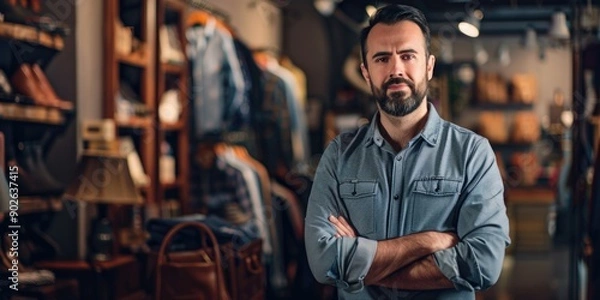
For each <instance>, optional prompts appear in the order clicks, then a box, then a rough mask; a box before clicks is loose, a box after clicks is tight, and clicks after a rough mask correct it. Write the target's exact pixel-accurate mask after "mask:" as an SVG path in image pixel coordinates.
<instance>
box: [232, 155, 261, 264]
mask: <svg viewBox="0 0 600 300" xmlns="http://www.w3.org/2000/svg"><path fill="white" fill-rule="evenodd" d="M230 150H231V149H229V150H228V151H226V152H225V153H224V154H222V157H223V159H224V160H225V161H226V162H227V163H228V164H229V165H230V166H232V167H234V168H236V169H237V170H239V171H240V172H241V174H242V176H243V178H244V181H245V183H246V186H247V187H248V191H249V192H250V193H249V194H250V202H251V210H252V212H253V214H254V219H253V222H254V223H255V225H256V227H258V233H259V235H260V237H261V238H262V239H263V253H264V254H266V255H270V254H271V253H272V252H273V247H272V246H271V245H272V241H271V239H272V236H271V234H270V230H269V222H270V220H269V219H267V218H266V214H265V207H264V203H263V200H262V196H261V191H260V182H259V179H258V174H256V173H255V172H254V170H252V168H251V167H250V166H249V165H248V164H246V163H244V162H243V161H241V160H240V159H239V158H237V157H236V156H235V154H234V153H233V152H232V151H230Z"/></svg>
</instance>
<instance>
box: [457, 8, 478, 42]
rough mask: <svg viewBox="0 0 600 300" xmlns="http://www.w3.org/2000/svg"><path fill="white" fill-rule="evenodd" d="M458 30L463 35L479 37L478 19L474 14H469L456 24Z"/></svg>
mask: <svg viewBox="0 0 600 300" xmlns="http://www.w3.org/2000/svg"><path fill="white" fill-rule="evenodd" d="M458 29H459V30H460V32H462V33H464V34H465V35H467V36H470V37H472V38H476V37H478V36H479V19H478V18H477V17H476V16H475V14H474V13H470V14H469V15H468V16H467V17H466V18H465V19H464V20H463V21H461V22H460V23H458Z"/></svg>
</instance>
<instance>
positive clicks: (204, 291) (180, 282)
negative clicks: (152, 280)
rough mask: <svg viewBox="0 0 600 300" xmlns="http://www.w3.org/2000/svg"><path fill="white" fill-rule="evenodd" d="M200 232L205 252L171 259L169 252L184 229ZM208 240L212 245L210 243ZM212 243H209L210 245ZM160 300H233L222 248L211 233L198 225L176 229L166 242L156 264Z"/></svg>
mask: <svg viewBox="0 0 600 300" xmlns="http://www.w3.org/2000/svg"><path fill="white" fill-rule="evenodd" d="M188 227H195V228H196V229H198V231H200V238H201V248H200V249H199V250H198V252H197V253H201V255H193V256H190V257H189V259H187V260H186V259H182V257H181V256H178V257H179V258H178V259H171V258H170V257H171V256H170V255H169V253H167V248H168V247H169V245H170V243H171V240H173V238H174V237H175V236H176V234H177V233H178V232H179V231H181V230H182V229H184V228H188ZM207 239H208V241H207ZM207 242H208V243H207ZM155 295H156V299H157V300H158V299H160V300H179V299H211V300H212V299H219V300H229V295H228V294H227V290H226V286H225V280H224V276H223V269H222V268H221V254H220V250H219V244H218V243H217V239H216V238H215V235H214V234H213V232H212V231H211V229H210V228H209V227H208V226H206V225H204V224H202V223H198V222H183V223H180V224H177V225H175V226H174V227H173V228H172V229H171V230H169V232H168V233H167V235H166V236H165V238H164V239H163V241H162V243H161V245H160V250H159V251H158V258H157V262H156V290H155Z"/></svg>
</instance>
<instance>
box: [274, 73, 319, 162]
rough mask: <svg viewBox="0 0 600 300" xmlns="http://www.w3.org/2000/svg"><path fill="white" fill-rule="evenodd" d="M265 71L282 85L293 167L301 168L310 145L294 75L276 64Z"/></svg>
mask: <svg viewBox="0 0 600 300" xmlns="http://www.w3.org/2000/svg"><path fill="white" fill-rule="evenodd" d="M267 69H268V70H269V71H271V72H272V73H273V74H275V75H277V76H278V77H279V78H281V80H282V81H283V83H284V88H285V97H286V98H285V101H286V103H287V105H288V110H289V112H290V130H291V137H292V153H293V155H294V167H297V166H302V167H304V166H303V165H304V164H306V163H307V162H308V159H309V155H310V150H309V149H310V144H309V140H308V125H307V123H306V112H305V111H304V109H303V107H302V105H301V103H300V99H299V98H298V91H297V88H296V87H297V84H296V79H295V78H294V75H293V74H292V73H291V72H290V71H288V70H287V69H285V68H284V67H282V66H281V65H279V64H278V63H277V62H270V63H269V64H267Z"/></svg>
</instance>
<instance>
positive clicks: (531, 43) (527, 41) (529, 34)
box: [523, 26, 537, 50]
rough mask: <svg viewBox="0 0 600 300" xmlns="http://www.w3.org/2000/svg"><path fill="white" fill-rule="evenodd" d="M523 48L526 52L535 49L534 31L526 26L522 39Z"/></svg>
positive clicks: (535, 35) (535, 34)
mask: <svg viewBox="0 0 600 300" xmlns="http://www.w3.org/2000/svg"><path fill="white" fill-rule="evenodd" d="M523 47H525V49H527V50H533V49H535V48H537V33H536V32H535V29H534V28H533V27H531V26H528V27H527V28H526V29H525V37H524V38H523Z"/></svg>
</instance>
